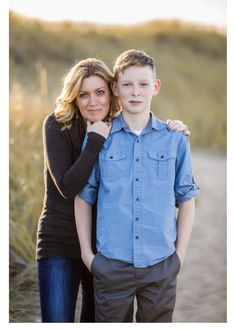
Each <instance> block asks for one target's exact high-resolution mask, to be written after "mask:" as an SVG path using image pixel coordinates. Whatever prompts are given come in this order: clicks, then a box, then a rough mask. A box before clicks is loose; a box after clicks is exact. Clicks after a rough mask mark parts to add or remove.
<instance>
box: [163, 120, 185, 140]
mask: <svg viewBox="0 0 236 330" xmlns="http://www.w3.org/2000/svg"><path fill="white" fill-rule="evenodd" d="M166 123H167V125H168V128H169V129H170V130H171V131H176V132H183V133H184V135H187V136H189V135H190V134H191V132H190V131H189V128H188V126H187V125H185V124H184V123H183V122H182V121H181V120H171V119H167V121H166Z"/></svg>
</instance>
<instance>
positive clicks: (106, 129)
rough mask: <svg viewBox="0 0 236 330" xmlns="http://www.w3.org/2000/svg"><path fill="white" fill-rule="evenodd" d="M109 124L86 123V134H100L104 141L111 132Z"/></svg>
mask: <svg viewBox="0 0 236 330" xmlns="http://www.w3.org/2000/svg"><path fill="white" fill-rule="evenodd" d="M111 126H112V124H111V123H106V122H104V121H101V120H100V121H96V122H95V123H91V122H90V121H87V132H88V133H90V132H94V133H97V134H100V135H101V136H103V137H104V138H105V139H107V138H108V135H109V134H110V131H111Z"/></svg>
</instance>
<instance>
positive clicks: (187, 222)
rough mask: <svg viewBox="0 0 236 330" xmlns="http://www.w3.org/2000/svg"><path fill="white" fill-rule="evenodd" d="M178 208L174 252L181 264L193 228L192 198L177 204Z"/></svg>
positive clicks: (193, 207) (193, 211) (193, 202)
mask: <svg viewBox="0 0 236 330" xmlns="http://www.w3.org/2000/svg"><path fill="white" fill-rule="evenodd" d="M178 208H179V211H178V216H177V242H176V253H177V255H178V257H179V259H180V262H181V265H182V264H183V262H184V259H185V254H186V251H187V246H188V242H189V239H190V236H191V233H192V228H193V221H194V214H195V200H194V198H192V199H190V200H188V201H186V202H184V203H181V204H179V206H178Z"/></svg>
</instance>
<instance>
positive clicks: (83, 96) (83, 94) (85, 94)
mask: <svg viewBox="0 0 236 330" xmlns="http://www.w3.org/2000/svg"><path fill="white" fill-rule="evenodd" d="M87 96H88V93H81V94H80V95H79V97H80V98H81V99H84V98H86V97H87Z"/></svg>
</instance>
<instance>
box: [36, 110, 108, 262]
mask: <svg viewBox="0 0 236 330" xmlns="http://www.w3.org/2000/svg"><path fill="white" fill-rule="evenodd" d="M84 135H85V129H84V125H83V123H82V122H81V121H80V120H77V121H76V122H75V123H74V124H73V126H72V127H71V128H70V129H65V130H62V125H61V124H60V123H58V122H57V121H56V118H55V115H54V114H50V115H49V116H47V118H46V119H45V121H44V124H43V146H44V183H45V196H44V204H43V210H42V214H41V216H40V219H39V223H38V231H37V248H36V258H37V260H39V259H42V258H46V257H52V256H58V255H59V256H64V257H68V258H75V259H80V258H81V253H80V246H79V241H78V236H77V231H76V224H75V216H74V197H75V196H76V194H77V193H78V192H79V191H80V190H81V189H82V188H83V187H84V185H85V184H86V182H87V179H88V177H89V175H90V173H91V170H92V168H93V165H94V163H95V161H96V159H97V157H98V154H99V152H100V150H101V148H102V146H103V143H104V141H105V139H104V138H103V137H102V136H101V135H99V134H96V133H93V132H91V133H89V134H88V141H87V143H86V146H85V148H84V150H83V151H82V152H81V149H82V143H83V139H84ZM95 213H96V206H95V207H94V208H93V220H94V219H95V217H96V214H95Z"/></svg>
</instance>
